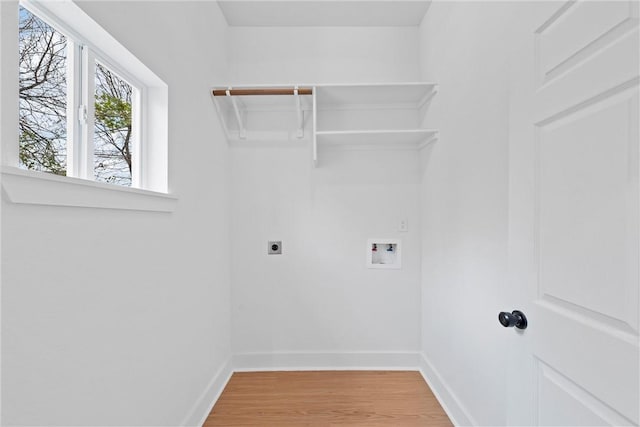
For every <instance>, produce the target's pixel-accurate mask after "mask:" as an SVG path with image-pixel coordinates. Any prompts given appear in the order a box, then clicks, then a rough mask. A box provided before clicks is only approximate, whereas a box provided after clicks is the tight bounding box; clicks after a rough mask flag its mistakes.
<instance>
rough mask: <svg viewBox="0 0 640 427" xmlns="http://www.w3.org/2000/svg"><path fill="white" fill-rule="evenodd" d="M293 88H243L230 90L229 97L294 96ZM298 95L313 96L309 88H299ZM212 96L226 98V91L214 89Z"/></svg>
mask: <svg viewBox="0 0 640 427" xmlns="http://www.w3.org/2000/svg"><path fill="white" fill-rule="evenodd" d="M294 91H295V88H288V87H280V88H245V89H231V90H229V95H231V96H244V95H295V93H294ZM298 95H313V89H312V88H310V87H299V88H298ZM213 96H227V89H214V90H213Z"/></svg>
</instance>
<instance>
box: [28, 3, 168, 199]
mask: <svg viewBox="0 0 640 427" xmlns="http://www.w3.org/2000/svg"><path fill="white" fill-rule="evenodd" d="M18 16H19V19H18V21H19V22H18V36H19V37H18V38H19V40H18V44H19V123H18V133H19V137H18V139H19V141H18V145H19V148H18V166H19V167H20V168H22V169H30V170H35V171H42V172H48V173H52V174H55V175H61V176H69V177H76V178H83V179H86V180H92V181H96V182H103V183H109V184H116V185H119V186H124V187H136V188H140V189H148V190H154V191H160V192H166V191H167V141H166V139H167V123H166V119H167V111H168V108H167V100H168V97H167V87H166V85H165V84H164V83H163V82H162V81H161V80H160V79H159V78H158V77H157V76H155V74H153V73H152V72H151V71H150V70H149V69H148V68H146V67H145V66H144V64H142V63H141V62H140V61H139V60H138V59H137V58H135V57H134V56H133V55H132V54H131V53H130V52H129V51H127V50H126V49H125V48H124V47H123V46H121V45H120V44H119V43H117V42H116V41H115V40H114V39H113V38H112V37H111V36H109V35H108V33H106V31H104V29H102V28H100V27H99V26H98V25H97V24H96V23H95V22H93V21H92V20H91V19H90V18H89V17H88V16H86V14H84V12H82V11H81V9H80V8H78V7H77V6H76V5H74V4H73V3H71V2H49V3H46V4H44V3H35V2H31V1H29V0H23V1H21V3H20V7H19V14H18Z"/></svg>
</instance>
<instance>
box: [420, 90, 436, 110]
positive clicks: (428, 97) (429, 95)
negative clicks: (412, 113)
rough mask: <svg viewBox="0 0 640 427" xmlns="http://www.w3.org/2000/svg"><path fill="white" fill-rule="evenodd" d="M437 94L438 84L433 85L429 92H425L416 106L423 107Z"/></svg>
mask: <svg viewBox="0 0 640 427" xmlns="http://www.w3.org/2000/svg"><path fill="white" fill-rule="evenodd" d="M437 94H438V85H435V86H434V87H433V88H432V89H431V90H430V91H429V93H427V94H426V95H425V96H424V97H423V98H422V99H421V100H420V102H418V108H422V107H424V106H425V105H426V104H427V103H428V102H430V101H431V99H432V98H433V97H434V96H436V95H437Z"/></svg>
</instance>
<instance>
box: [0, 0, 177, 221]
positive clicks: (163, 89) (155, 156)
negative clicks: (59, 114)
mask: <svg viewBox="0 0 640 427" xmlns="http://www.w3.org/2000/svg"><path fill="white" fill-rule="evenodd" d="M2 3H3V4H1V5H0V7H1V8H2V9H3V10H2V11H3V13H2V15H3V16H2V22H1V23H0V30H1V33H2V34H0V36H2V39H5V40H6V37H11V38H13V39H14V40H17V35H18V22H17V13H15V12H17V8H18V4H11V3H8V2H2ZM19 5H20V6H22V7H24V8H26V9H27V10H29V11H30V12H32V13H33V14H35V15H36V16H37V17H39V18H40V19H42V20H43V21H45V22H46V23H47V24H49V25H51V26H52V27H53V28H54V29H55V30H56V31H59V32H60V33H61V34H63V35H65V36H66V37H67V64H68V67H67V81H68V88H67V98H68V102H67V105H68V107H67V159H68V163H67V175H68V176H67V177H59V176H52V175H51V174H47V173H43V172H37V171H31V170H24V169H19V168H18V151H19V143H18V136H17V132H16V135H15V137H12V138H5V137H6V136H7V133H6V132H5V131H4V129H3V130H2V135H3V140H2V149H3V150H2V177H3V180H2V186H3V188H4V189H5V190H6V193H7V195H8V196H9V199H10V200H11V201H13V202H15V203H32V204H50V205H64V206H83V207H106V208H115V209H140V210H160V211H170V210H172V209H173V208H170V206H173V205H174V203H173V202H175V200H176V198H175V197H174V196H172V195H170V194H169V185H168V125H167V121H168V120H167V119H168V87H167V85H166V83H164V82H163V81H162V80H161V79H160V78H159V77H158V76H157V75H155V74H154V73H153V72H152V71H151V70H150V69H149V68H148V67H146V66H145V65H144V64H143V63H142V62H141V61H140V60H139V59H138V58H137V57H135V56H134V55H133V54H132V53H131V52H129V51H128V50H127V49H126V48H125V47H124V46H122V45H121V44H120V43H119V42H118V41H117V40H116V39H115V38H113V36H111V35H110V34H109V33H108V32H107V31H106V30H104V29H103V28H102V27H100V26H99V25H98V24H97V23H96V22H95V21H94V20H93V19H92V18H91V17H89V16H88V15H87V14H86V13H85V12H84V11H83V10H82V9H80V7H78V6H77V5H76V4H75V3H74V2H73V1H71V0H59V1H53V2H52V1H49V2H45V1H38V0H20V1H19ZM12 7H13V8H14V10H12V12H14V13H5V12H6V10H7V9H11V8H12ZM12 15H13V16H12ZM13 18H16V19H13ZM16 46H17V43H16ZM0 48H1V49H2V50H3V51H4V50H9V49H7V44H5V43H4V42H3V43H2V46H1V47H0ZM8 56H9V54H3V62H4V59H5V57H8ZM15 56H16V60H15V62H14V63H13V64H6V68H5V66H3V70H2V72H3V74H5V73H6V70H7V69H9V67H11V66H12V65H15V76H14V77H15V80H13V81H12V80H11V79H5V76H4V75H3V80H4V82H3V83H2V93H3V98H5V96H4V93H9V92H10V93H11V95H14V96H15V98H14V99H15V100H16V101H17V72H18V71H17V70H18V67H17V55H15ZM96 60H97V61H98V62H100V63H101V64H103V65H105V66H106V67H107V68H108V69H109V70H111V71H113V72H114V73H115V74H117V75H118V76H120V77H121V78H123V79H124V80H125V81H127V83H129V84H131V85H132V87H133V88H134V91H133V96H132V102H133V105H132V114H133V117H132V126H133V129H132V131H133V132H134V136H135V138H134V139H133V141H134V146H133V147H132V162H133V164H132V186H131V187H126V186H119V185H113V184H105V183H101V182H96V181H95V180H94V165H93V148H94V147H93V144H94V141H93V134H94V123H93V119H94V111H93V110H94V108H95V107H94V103H95V100H94V96H95V94H94V85H95V74H94V73H95V66H94V64H95V61H96ZM82 63H83V64H82ZM83 82H84V83H83ZM11 83H15V84H16V88H15V90H13V89H12V88H11V87H10V84H11ZM6 89H10V90H6ZM8 98H9V97H6V98H5V99H3V100H2V108H1V109H0V112H1V117H0V118H1V119H2V125H3V127H4V126H5V125H7V124H8V125H10V122H15V127H14V129H17V111H16V112H15V114H9V112H8V111H7V110H8V108H7V106H10V105H11V102H10V100H9V99H8ZM13 105H16V104H13ZM80 106H86V107H85V108H86V109H87V119H88V120H87V123H84V124H83V123H81V122H80V120H79V119H80V112H79V111H78V109H79V107H80ZM14 108H15V107H14ZM38 185H39V186H40V187H42V188H44V187H46V188H47V191H46V192H45V191H42V188H33V186H38ZM78 186H84V187H86V188H85V189H83V190H81V191H79V190H78V188H79V187H78ZM52 190H53V193H52V192H51V191H52ZM107 190H108V191H107ZM45 193H46V194H47V196H46V197H45V199H46V200H42V197H39V196H38V195H42V194H45ZM80 193H81V194H82V195H83V196H82V197H78V194H80ZM124 193H127V194H124ZM119 194H121V196H118V195H119ZM30 195H33V197H31V196H30ZM145 196H149V197H145ZM119 199H121V201H118V200H119ZM145 199H148V200H147V201H149V200H150V201H151V203H150V204H149V203H146V201H145ZM136 200H138V201H139V203H137V202H136ZM156 207H158V209H156Z"/></svg>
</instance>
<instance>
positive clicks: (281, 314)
mask: <svg viewBox="0 0 640 427" xmlns="http://www.w3.org/2000/svg"><path fill="white" fill-rule="evenodd" d="M230 37H231V39H230V50H229V58H230V70H231V76H232V81H233V82H234V83H244V84H258V83H301V82H311V83H316V82H318V83H321V82H377V81H413V80H416V79H417V78H418V61H417V57H418V55H417V47H418V45H417V42H418V31H417V28H395V29H392V28H344V27H342V28H241V27H237V28H233V27H232V28H230ZM320 157H321V166H320V167H319V168H317V169H313V168H312V167H311V153H310V146H309V143H308V142H306V143H301V144H300V146H299V147H295V146H293V147H291V146H288V147H283V146H277V144H271V145H270V146H269V147H264V148H255V147H250V148H233V149H232V150H231V158H232V189H231V194H232V222H231V233H232V236H233V241H232V246H231V247H232V250H233V254H232V281H233V290H232V305H233V334H232V336H233V348H234V352H236V353H238V354H239V355H240V356H239V357H238V358H237V359H236V360H237V361H238V366H240V367H247V368H250V367H269V366H278V365H280V366H288V367H292V366H307V367H326V366H365V365H369V366H371V365H376V364H378V365H381V366H384V365H385V364H387V363H397V364H398V365H402V364H405V365H413V366H415V358H413V359H412V358H410V357H405V356H406V353H412V352H413V353H414V354H415V352H417V351H418V350H419V346H420V332H419V328H420V302H419V300H420V288H419V286H420V284H419V277H420V276H419V275H420V261H419V260H420V258H419V253H420V244H419V243H420V242H419V227H418V200H419V198H418V183H419V168H418V166H419V163H418V159H417V157H416V155H415V152H410V151H395V152H394V151H342V150H337V151H331V150H326V151H322V152H321V153H320ZM402 216H406V217H407V218H408V220H409V232H407V233H399V232H398V231H397V222H398V220H399V219H400V217H402ZM371 237H374V238H394V237H399V238H401V239H402V241H403V245H404V247H403V260H402V263H403V269H402V270H395V271H394V270H387V271H381V270H370V269H367V268H366V267H365V255H366V252H365V248H366V242H367V239H368V238H371ZM267 240H282V241H283V247H284V254H283V255H281V256H268V255H267V254H266V251H267ZM354 352H358V354H357V355H354V354H353V353H354ZM392 352H397V353H399V354H391V355H389V354H387V355H382V356H381V357H376V355H375V354H374V355H372V354H369V355H366V354H364V353H392ZM282 353H285V354H284V355H283V354H282ZM301 353H304V354H301ZM349 353H351V354H349Z"/></svg>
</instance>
